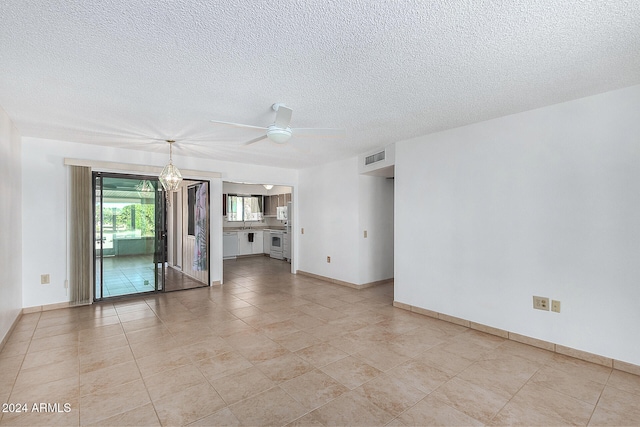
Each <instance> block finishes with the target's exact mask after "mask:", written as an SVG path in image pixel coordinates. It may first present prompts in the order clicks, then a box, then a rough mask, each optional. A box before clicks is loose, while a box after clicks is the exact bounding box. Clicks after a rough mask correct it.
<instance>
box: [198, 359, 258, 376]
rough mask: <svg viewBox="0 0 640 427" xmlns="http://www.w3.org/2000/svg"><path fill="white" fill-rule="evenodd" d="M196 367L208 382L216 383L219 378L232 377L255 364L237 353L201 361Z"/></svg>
mask: <svg viewBox="0 0 640 427" xmlns="http://www.w3.org/2000/svg"><path fill="white" fill-rule="evenodd" d="M196 366H197V367H198V369H200V372H202V374H203V375H204V376H205V377H206V378H207V380H209V381H210V382H211V381H214V380H216V379H218V378H223V377H226V376H227V375H232V374H235V373H238V372H240V371H244V370H245V369H248V368H252V367H253V364H252V363H251V362H249V361H248V360H247V359H246V358H245V357H244V356H242V355H241V354H239V353H236V352H229V353H224V354H221V355H219V356H215V357H210V358H208V359H203V360H199V361H197V362H196Z"/></svg>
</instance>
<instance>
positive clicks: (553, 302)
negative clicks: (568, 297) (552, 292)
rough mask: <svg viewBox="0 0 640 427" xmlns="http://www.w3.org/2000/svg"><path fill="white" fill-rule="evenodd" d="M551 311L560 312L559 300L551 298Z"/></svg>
mask: <svg viewBox="0 0 640 427" xmlns="http://www.w3.org/2000/svg"><path fill="white" fill-rule="evenodd" d="M551 311H555V312H556V313H560V301H556V300H551Z"/></svg>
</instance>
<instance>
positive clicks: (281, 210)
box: [276, 206, 287, 221]
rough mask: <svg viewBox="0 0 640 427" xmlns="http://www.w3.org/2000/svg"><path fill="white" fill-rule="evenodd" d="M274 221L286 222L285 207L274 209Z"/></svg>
mask: <svg viewBox="0 0 640 427" xmlns="http://www.w3.org/2000/svg"><path fill="white" fill-rule="evenodd" d="M276 219H279V220H281V221H286V220H287V207H286V206H278V207H277V208H276Z"/></svg>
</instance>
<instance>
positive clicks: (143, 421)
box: [90, 403, 160, 427]
mask: <svg viewBox="0 0 640 427" xmlns="http://www.w3.org/2000/svg"><path fill="white" fill-rule="evenodd" d="M90 425H92V426H105V427H113V426H120V427H129V426H131V427H154V426H160V420H159V419H158V416H157V415H156V410H155V409H154V407H153V405H152V404H150V403H149V404H146V405H144V406H141V407H139V408H135V409H132V410H130V411H127V412H124V413H122V414H118V415H114V416H113V417H109V418H107V419H104V420H102V421H98V422H97V423H95V424H90Z"/></svg>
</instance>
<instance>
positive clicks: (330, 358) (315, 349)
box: [296, 342, 349, 368]
mask: <svg viewBox="0 0 640 427" xmlns="http://www.w3.org/2000/svg"><path fill="white" fill-rule="evenodd" d="M296 355H298V356H300V357H301V358H302V359H304V360H306V361H307V362H309V363H311V364H312V365H313V366H315V367H316V368H321V367H323V366H326V365H328V364H330V363H333V362H335V361H338V360H340V359H344V358H345V357H347V356H349V354H348V353H345V352H344V351H342V350H339V349H337V348H335V347H334V346H332V345H331V344H328V343H326V342H321V343H318V344H314V345H311V346H309V347H306V348H304V349H302V350H298V351H296Z"/></svg>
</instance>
